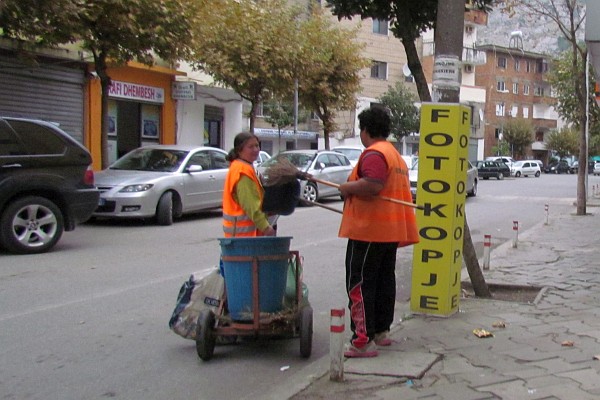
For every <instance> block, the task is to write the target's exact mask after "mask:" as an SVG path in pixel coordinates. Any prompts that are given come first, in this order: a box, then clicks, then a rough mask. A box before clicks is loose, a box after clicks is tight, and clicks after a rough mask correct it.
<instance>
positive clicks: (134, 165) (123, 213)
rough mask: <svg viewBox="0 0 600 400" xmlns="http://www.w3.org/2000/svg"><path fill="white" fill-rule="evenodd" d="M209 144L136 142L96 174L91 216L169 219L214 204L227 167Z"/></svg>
mask: <svg viewBox="0 0 600 400" xmlns="http://www.w3.org/2000/svg"><path fill="white" fill-rule="evenodd" d="M226 157H227V152H225V151H224V150H221V149H218V148H214V147H197V146H182V145H155V146H146V147H139V148H137V149H135V150H132V151H130V152H129V153H127V154H125V155H124V156H123V157H121V158H119V159H118V160H117V161H115V162H114V163H113V164H111V165H110V166H109V167H108V168H107V169H105V170H103V171H100V172H98V173H96V174H95V176H94V177H95V183H96V187H97V188H98V190H99V191H100V200H99V204H98V208H97V209H96V211H94V213H93V214H92V215H93V216H94V217H110V218H156V222H157V223H158V224H159V225H171V224H172V223H173V218H177V217H180V216H181V215H182V214H185V213H190V212H196V211H200V210H207V209H212V208H219V207H221V206H222V204H223V186H224V184H225V177H226V176H227V171H228V168H229V162H228V161H227V160H226Z"/></svg>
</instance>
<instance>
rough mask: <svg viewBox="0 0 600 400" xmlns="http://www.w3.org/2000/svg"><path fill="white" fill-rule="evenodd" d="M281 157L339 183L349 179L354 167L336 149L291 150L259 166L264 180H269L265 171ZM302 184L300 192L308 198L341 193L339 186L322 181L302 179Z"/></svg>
mask: <svg viewBox="0 0 600 400" xmlns="http://www.w3.org/2000/svg"><path fill="white" fill-rule="evenodd" d="M281 158H287V159H288V160H289V161H290V162H291V163H292V164H294V165H295V166H296V168H298V169H299V170H300V171H303V172H307V173H309V174H311V175H312V176H313V177H314V178H317V179H319V180H323V181H328V182H332V183H335V184H338V185H340V184H342V183H344V182H346V181H347V180H348V176H350V172H352V168H353V167H352V165H351V164H350V160H348V157H346V156H345V155H343V154H342V153H338V152H336V151H328V150H321V151H319V150H290V151H284V152H281V153H279V154H277V156H275V157H273V158H271V159H269V160H267V161H265V162H264V163H262V164H261V165H260V166H259V167H258V173H259V175H260V176H261V179H263V182H264V180H268V176H265V172H266V171H267V170H268V168H269V167H270V166H271V165H273V164H275V163H276V162H277V160H279V159H281ZM300 185H301V186H300V189H301V191H300V193H301V194H302V197H304V198H305V199H306V200H310V201H317V200H320V199H322V198H324V197H333V196H339V195H340V192H339V190H338V189H337V188H335V187H332V186H328V185H324V184H322V183H315V182H309V181H301V182H300Z"/></svg>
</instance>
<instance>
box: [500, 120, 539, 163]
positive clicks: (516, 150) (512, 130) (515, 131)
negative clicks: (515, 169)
mask: <svg viewBox="0 0 600 400" xmlns="http://www.w3.org/2000/svg"><path fill="white" fill-rule="evenodd" d="M533 132H534V129H533V125H532V124H531V122H529V121H528V120H526V119H523V118H514V119H511V120H509V121H508V122H507V123H505V124H504V128H503V130H502V139H503V141H506V142H507V143H508V145H509V146H510V149H511V150H512V155H513V157H515V158H522V157H523V156H524V155H525V150H526V149H527V147H529V146H531V143H533Z"/></svg>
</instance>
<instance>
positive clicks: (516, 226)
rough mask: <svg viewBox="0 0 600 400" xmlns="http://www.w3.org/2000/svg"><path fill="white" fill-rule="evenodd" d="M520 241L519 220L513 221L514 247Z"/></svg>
mask: <svg viewBox="0 0 600 400" xmlns="http://www.w3.org/2000/svg"><path fill="white" fill-rule="evenodd" d="M518 241H519V221H513V241H512V247H513V249H516V248H517V243H518Z"/></svg>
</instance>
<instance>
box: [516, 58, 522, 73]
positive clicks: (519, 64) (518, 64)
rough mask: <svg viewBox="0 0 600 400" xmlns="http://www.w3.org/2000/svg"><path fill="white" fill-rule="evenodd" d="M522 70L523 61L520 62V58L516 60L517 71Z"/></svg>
mask: <svg viewBox="0 0 600 400" xmlns="http://www.w3.org/2000/svg"><path fill="white" fill-rule="evenodd" d="M520 70H521V60H519V59H518V58H515V71H520Z"/></svg>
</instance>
